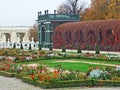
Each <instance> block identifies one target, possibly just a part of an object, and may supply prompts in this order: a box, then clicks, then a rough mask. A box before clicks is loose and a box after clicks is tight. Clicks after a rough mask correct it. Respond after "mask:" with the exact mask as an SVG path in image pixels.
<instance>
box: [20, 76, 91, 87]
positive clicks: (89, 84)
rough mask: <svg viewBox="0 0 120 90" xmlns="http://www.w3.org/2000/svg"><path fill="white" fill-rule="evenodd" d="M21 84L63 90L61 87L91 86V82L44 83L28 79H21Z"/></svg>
mask: <svg viewBox="0 0 120 90" xmlns="http://www.w3.org/2000/svg"><path fill="white" fill-rule="evenodd" d="M22 81H23V82H26V83H29V84H33V85H36V86H40V87H41V88H61V87H62V88H63V87H78V86H92V85H93V83H92V80H68V81H58V82H51V83H50V82H44V81H38V80H37V81H35V80H32V79H31V78H29V77H23V78H22Z"/></svg>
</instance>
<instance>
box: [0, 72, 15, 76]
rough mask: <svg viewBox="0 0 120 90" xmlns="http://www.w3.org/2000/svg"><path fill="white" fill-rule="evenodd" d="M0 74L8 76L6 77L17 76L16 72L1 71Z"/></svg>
mask: <svg viewBox="0 0 120 90" xmlns="http://www.w3.org/2000/svg"><path fill="white" fill-rule="evenodd" d="M0 75H3V76H6V77H15V73H10V72H5V71H0Z"/></svg>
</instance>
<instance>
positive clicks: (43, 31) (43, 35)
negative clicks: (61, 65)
mask: <svg viewBox="0 0 120 90" xmlns="http://www.w3.org/2000/svg"><path fill="white" fill-rule="evenodd" d="M41 32H42V41H45V27H42V30H41Z"/></svg>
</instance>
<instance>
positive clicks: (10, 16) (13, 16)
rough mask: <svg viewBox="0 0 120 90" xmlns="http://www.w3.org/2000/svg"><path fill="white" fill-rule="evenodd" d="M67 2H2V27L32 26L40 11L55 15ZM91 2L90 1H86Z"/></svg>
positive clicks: (0, 6) (34, 0)
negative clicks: (58, 8) (55, 11)
mask: <svg viewBox="0 0 120 90" xmlns="http://www.w3.org/2000/svg"><path fill="white" fill-rule="evenodd" d="M65 1H66V0H0V26H26V25H27V26H32V25H33V24H34V23H35V20H37V13H38V11H42V12H43V13H44V10H49V12H50V13H53V12H54V10H56V9H57V7H58V6H59V5H61V4H62V3H64V2H65ZM85 1H87V2H90V0H85Z"/></svg>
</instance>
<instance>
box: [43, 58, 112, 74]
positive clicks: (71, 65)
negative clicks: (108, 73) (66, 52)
mask: <svg viewBox="0 0 120 90" xmlns="http://www.w3.org/2000/svg"><path fill="white" fill-rule="evenodd" d="M42 63H44V64H46V65H48V66H50V67H58V66H59V65H61V67H62V68H63V69H65V70H74V71H80V72H87V71H88V69H89V67H91V66H92V67H96V66H99V67H100V68H105V67H110V66H104V65H98V64H86V63H81V62H54V61H52V60H45V61H42Z"/></svg>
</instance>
